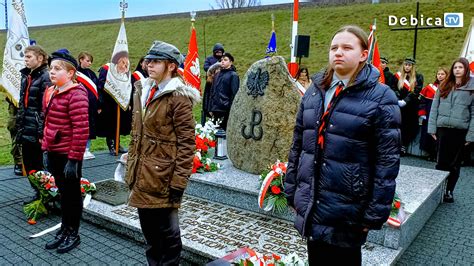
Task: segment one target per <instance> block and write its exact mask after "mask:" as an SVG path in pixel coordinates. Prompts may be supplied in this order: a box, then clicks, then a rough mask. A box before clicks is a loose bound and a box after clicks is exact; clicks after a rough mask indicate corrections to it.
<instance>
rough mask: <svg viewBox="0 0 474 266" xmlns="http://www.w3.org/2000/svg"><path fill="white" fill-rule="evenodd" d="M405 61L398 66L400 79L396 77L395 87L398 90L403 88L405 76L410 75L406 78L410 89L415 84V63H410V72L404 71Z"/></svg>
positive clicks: (412, 88)
mask: <svg viewBox="0 0 474 266" xmlns="http://www.w3.org/2000/svg"><path fill="white" fill-rule="evenodd" d="M405 64H406V63H405V62H404V63H403V64H402V65H401V66H400V79H398V83H397V88H398V89H399V90H401V89H403V83H405V79H407V76H409V77H410V79H408V83H409V84H410V91H411V92H412V91H414V90H415V85H416V70H415V64H411V70H410V73H406V72H405Z"/></svg>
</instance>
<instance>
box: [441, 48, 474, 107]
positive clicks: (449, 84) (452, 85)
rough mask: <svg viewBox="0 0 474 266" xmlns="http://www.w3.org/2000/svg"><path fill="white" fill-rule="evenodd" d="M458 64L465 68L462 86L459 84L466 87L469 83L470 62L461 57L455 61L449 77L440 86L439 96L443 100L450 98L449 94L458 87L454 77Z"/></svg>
mask: <svg viewBox="0 0 474 266" xmlns="http://www.w3.org/2000/svg"><path fill="white" fill-rule="evenodd" d="M456 63H461V64H462V65H463V67H464V75H463V77H462V79H461V84H458V85H459V86H464V85H466V83H467V82H468V81H469V72H470V71H469V61H467V59H466V58H464V57H459V58H458V59H456V60H454V62H453V64H452V65H451V69H450V70H449V73H448V76H447V77H446V79H444V81H443V82H442V83H441V85H440V86H439V96H440V97H441V98H446V97H448V94H449V93H450V92H451V91H453V90H455V89H456V87H457V85H456V77H455V76H454V72H453V70H454V65H455V64H456Z"/></svg>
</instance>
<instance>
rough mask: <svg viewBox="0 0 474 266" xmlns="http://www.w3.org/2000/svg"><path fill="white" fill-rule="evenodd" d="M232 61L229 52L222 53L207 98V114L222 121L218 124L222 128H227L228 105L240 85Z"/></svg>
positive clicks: (230, 103)
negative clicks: (218, 69)
mask: <svg viewBox="0 0 474 266" xmlns="http://www.w3.org/2000/svg"><path fill="white" fill-rule="evenodd" d="M233 63H234V57H233V56H232V55H231V54H230V53H224V55H223V56H222V59H221V67H222V68H221V70H220V72H219V74H217V76H216V77H215V78H214V81H213V83H212V88H211V98H210V100H209V114H210V115H211V116H212V117H213V118H214V119H220V120H221V121H222V122H221V124H220V126H221V128H222V129H224V130H226V129H227V120H228V119H229V112H230V107H231V106H232V102H233V101H234V97H235V95H236V94H237V91H238V90H239V86H240V79H239V75H237V73H236V72H235V67H234V65H233Z"/></svg>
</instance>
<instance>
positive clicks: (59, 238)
mask: <svg viewBox="0 0 474 266" xmlns="http://www.w3.org/2000/svg"><path fill="white" fill-rule="evenodd" d="M68 234H69V232H68V230H67V228H65V227H64V226H61V229H59V232H57V233H56V236H55V237H54V239H53V240H51V241H50V242H48V243H46V246H45V248H46V249H55V248H58V247H59V245H61V244H62V243H63V242H64V240H65V239H66V237H67V236H68Z"/></svg>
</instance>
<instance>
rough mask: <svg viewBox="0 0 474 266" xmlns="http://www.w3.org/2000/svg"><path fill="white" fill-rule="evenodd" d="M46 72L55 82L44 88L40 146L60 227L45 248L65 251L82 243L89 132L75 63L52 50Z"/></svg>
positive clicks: (85, 101)
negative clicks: (53, 185)
mask: <svg viewBox="0 0 474 266" xmlns="http://www.w3.org/2000/svg"><path fill="white" fill-rule="evenodd" d="M49 66H50V71H49V75H50V78H51V82H52V83H53V85H54V86H51V87H49V88H48V89H47V90H46V91H45V96H44V105H45V106H44V110H45V111H44V113H45V129H44V136H43V141H42V146H41V148H42V149H43V150H44V151H45V152H44V153H43V164H44V165H45V166H46V168H47V170H48V171H49V172H50V173H51V174H52V175H53V176H54V177H55V181H56V185H57V186H58V189H59V194H60V201H61V209H62V217H61V229H60V230H59V231H58V232H57V234H56V236H55V237H54V239H53V240H51V241H50V242H48V243H47V244H46V246H45V248H46V249H57V252H58V253H66V252H68V251H70V250H71V249H73V248H75V247H76V246H78V245H79V244H80V243H81V238H80V236H79V225H80V221H81V215H82V195H81V184H80V177H81V176H82V159H83V156H84V151H85V149H86V143H87V139H88V136H89V117H88V116H89V115H88V114H89V112H88V108H89V102H88V97H87V89H86V88H84V86H82V85H81V84H79V83H77V82H76V80H75V77H76V70H77V68H78V64H77V61H76V59H74V57H72V56H71V55H70V54H69V53H67V52H66V51H57V52H54V53H53V54H52V55H51V57H50V59H49Z"/></svg>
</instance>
